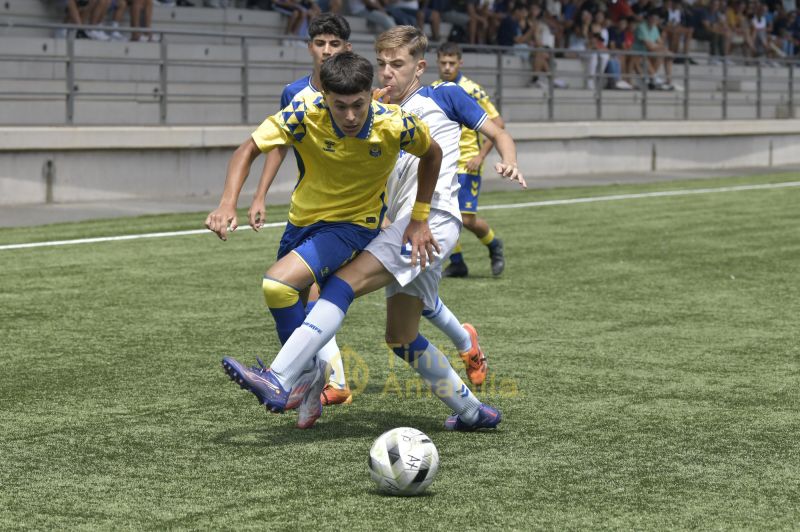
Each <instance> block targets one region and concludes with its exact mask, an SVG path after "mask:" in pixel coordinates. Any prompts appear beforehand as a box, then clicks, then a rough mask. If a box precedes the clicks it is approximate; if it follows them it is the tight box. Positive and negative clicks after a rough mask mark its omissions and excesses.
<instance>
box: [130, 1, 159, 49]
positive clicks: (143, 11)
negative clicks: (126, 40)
mask: <svg viewBox="0 0 800 532" xmlns="http://www.w3.org/2000/svg"><path fill="white" fill-rule="evenodd" d="M129 1H130V4H131V27H132V28H134V29H136V28H145V29H149V28H150V27H151V26H152V25H153V0H129ZM131 40H132V41H157V40H159V36H158V35H157V34H155V33H149V32H147V33H142V32H138V31H134V32H133V33H132V34H131Z"/></svg>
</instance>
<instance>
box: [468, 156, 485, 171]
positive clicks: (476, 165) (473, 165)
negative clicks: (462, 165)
mask: <svg viewBox="0 0 800 532" xmlns="http://www.w3.org/2000/svg"><path fill="white" fill-rule="evenodd" d="M482 164H483V157H481V156H480V155H476V156H475V157H473V158H472V159H470V160H469V161H467V170H469V171H470V172H472V173H473V174H476V173H477V172H478V170H479V169H480V167H481V165H482Z"/></svg>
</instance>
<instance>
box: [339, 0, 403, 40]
mask: <svg viewBox="0 0 800 532" xmlns="http://www.w3.org/2000/svg"><path fill="white" fill-rule="evenodd" d="M348 5H349V7H350V14H351V15H353V16H354V17H363V18H365V19H367V22H369V23H370V24H372V25H373V26H375V27H376V29H377V30H378V32H379V33H383V32H384V31H386V30H388V29H390V28H394V27H395V26H397V23H396V22H395V21H394V19H393V18H392V16H391V15H389V13H387V12H386V9H385V8H384V7H383V3H382V2H381V1H380V0H349V3H348Z"/></svg>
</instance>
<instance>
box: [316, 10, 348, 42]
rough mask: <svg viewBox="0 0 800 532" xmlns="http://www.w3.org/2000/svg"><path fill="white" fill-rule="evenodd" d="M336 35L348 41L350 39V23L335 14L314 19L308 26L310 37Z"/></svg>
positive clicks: (326, 14) (325, 14)
mask: <svg viewBox="0 0 800 532" xmlns="http://www.w3.org/2000/svg"><path fill="white" fill-rule="evenodd" d="M326 34H327V35H335V36H337V37H339V38H340V39H342V40H343V41H346V40H348V39H350V23H349V22H347V19H346V18H344V17H342V16H339V15H335V14H333V13H324V14H322V15H320V16H318V17H314V18H313V19H312V20H311V22H310V23H309V25H308V36H309V37H310V38H312V39H313V38H314V37H316V36H317V35H326Z"/></svg>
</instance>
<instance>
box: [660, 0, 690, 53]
mask: <svg viewBox="0 0 800 532" xmlns="http://www.w3.org/2000/svg"><path fill="white" fill-rule="evenodd" d="M663 16H664V21H665V23H664V40H665V41H666V42H667V46H668V47H669V49H670V51H671V52H672V53H675V54H683V55H686V56H688V55H689V44H690V43H691V40H692V35H693V34H694V28H692V26H691V23H690V21H689V16H688V14H687V11H686V9H685V7H684V5H683V2H681V0H666V2H665V3H664V12H663ZM686 60H688V61H689V62H691V63H693V61H691V59H689V58H687V59H686ZM675 62H676V63H683V62H684V58H682V57H680V58H677V59H676V60H675Z"/></svg>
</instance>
